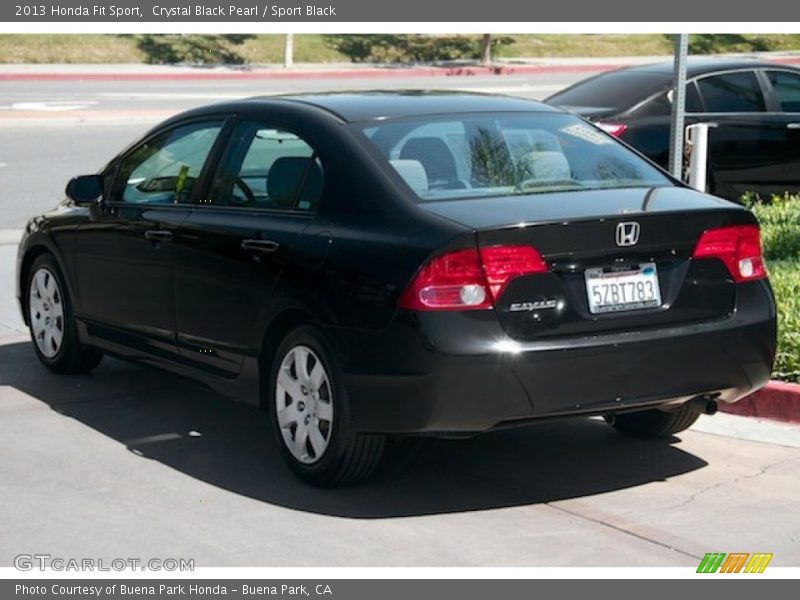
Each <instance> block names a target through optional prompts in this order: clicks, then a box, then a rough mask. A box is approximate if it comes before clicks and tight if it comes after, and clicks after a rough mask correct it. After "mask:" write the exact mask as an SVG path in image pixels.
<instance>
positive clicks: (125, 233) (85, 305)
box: [75, 121, 223, 356]
mask: <svg viewBox="0 0 800 600" xmlns="http://www.w3.org/2000/svg"><path fill="white" fill-rule="evenodd" d="M222 126H223V122H222V121H211V122H195V123H189V124H185V125H180V126H177V127H173V128H171V129H169V130H166V131H164V132H162V133H157V134H155V135H154V136H150V137H149V138H147V139H146V140H145V141H144V142H143V143H141V144H140V145H138V146H136V147H134V148H133V149H132V150H131V151H129V152H128V153H127V154H126V155H124V156H123V157H122V158H121V160H120V161H119V163H118V164H117V165H116V166H115V169H116V176H115V177H114V184H113V185H112V188H111V190H110V192H109V193H108V197H107V198H104V202H103V206H102V208H101V210H100V211H99V214H97V215H96V216H95V217H94V218H93V219H92V220H91V221H90V222H88V223H86V224H85V225H83V226H81V228H80V230H79V231H78V235H77V236H76V248H75V250H76V261H75V264H76V269H77V271H76V273H77V280H78V286H79V293H80V296H81V306H82V315H81V316H80V318H81V319H82V320H83V321H84V322H85V323H86V326H87V331H88V333H89V334H90V335H92V336H94V337H98V338H104V339H106V340H107V341H109V342H112V343H114V344H117V345H120V344H121V345H123V346H128V347H133V348H139V349H142V350H145V351H146V352H147V353H149V354H154V355H156V356H157V355H159V354H165V353H166V354H173V353H174V352H175V351H176V347H175V316H174V315H175V310H174V275H173V265H172V259H173V256H172V244H173V242H174V240H175V237H176V235H177V232H178V228H179V227H180V225H181V223H183V222H184V221H185V220H186V219H187V217H188V216H189V214H190V212H191V205H190V204H189V203H187V202H185V201H186V200H187V199H188V198H191V197H192V196H193V192H194V190H195V182H196V181H198V179H199V178H200V176H201V173H202V172H203V170H204V165H205V163H206V161H207V159H208V156H209V154H210V152H211V149H212V147H213V146H214V144H215V142H216V140H217V138H218V136H219V134H220V132H221V130H222Z"/></svg>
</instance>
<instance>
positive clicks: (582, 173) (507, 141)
mask: <svg viewBox="0 0 800 600" xmlns="http://www.w3.org/2000/svg"><path fill="white" fill-rule="evenodd" d="M363 133H364V135H366V137H367V138H368V139H369V140H370V143H372V144H373V145H374V146H375V147H376V148H377V149H378V151H379V152H380V154H381V155H382V156H383V157H384V158H385V159H386V160H387V161H388V162H389V164H390V165H391V166H392V167H393V168H394V169H395V170H396V171H397V173H398V174H399V175H400V176H401V177H402V178H403V180H404V181H405V182H406V184H407V185H408V186H409V187H410V188H411V189H412V190H413V191H414V192H415V193H416V195H417V196H418V197H419V199H420V200H421V201H430V200H444V199H450V198H475V197H481V196H501V195H502V196H507V195H528V194H537V193H546V192H554V191H578V190H593V189H607V188H624V187H655V186H663V185H671V182H670V181H669V179H667V178H666V177H665V176H664V175H663V174H662V173H661V172H660V171H659V170H658V169H656V168H655V167H653V166H652V165H650V164H649V163H648V162H646V161H645V160H643V159H641V158H640V157H638V156H636V155H635V154H634V153H633V152H631V151H630V150H628V149H627V148H625V147H623V146H622V145H621V144H620V143H619V142H617V141H616V140H615V139H613V138H612V137H611V136H609V135H607V134H605V133H603V132H602V131H599V130H598V129H596V128H595V127H593V126H592V125H589V124H588V123H586V122H585V121H583V120H582V119H579V118H577V117H575V116H573V115H567V114H563V113H527V114H515V115H509V114H490V113H489V114H480V115H465V116H462V117H439V118H434V117H431V118H421V119H413V120H411V119H408V120H407V119H402V120H397V121H384V122H381V124H379V125H371V124H370V125H367V126H366V127H364V128H363Z"/></svg>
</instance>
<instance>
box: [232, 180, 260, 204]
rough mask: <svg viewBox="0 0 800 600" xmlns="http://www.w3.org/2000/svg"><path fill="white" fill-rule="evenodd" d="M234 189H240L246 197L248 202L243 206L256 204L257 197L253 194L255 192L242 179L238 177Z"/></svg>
mask: <svg viewBox="0 0 800 600" xmlns="http://www.w3.org/2000/svg"><path fill="white" fill-rule="evenodd" d="M233 187H235V188H238V189H239V191H241V192H242V194H243V195H244V197H245V199H246V202H244V203H243V204H255V203H256V196H255V194H253V190H251V189H250V186H249V185H247V184H246V183H245V182H244V180H243V179H242V178H241V177H238V176H237V177H236V178H235V179H234V180H233Z"/></svg>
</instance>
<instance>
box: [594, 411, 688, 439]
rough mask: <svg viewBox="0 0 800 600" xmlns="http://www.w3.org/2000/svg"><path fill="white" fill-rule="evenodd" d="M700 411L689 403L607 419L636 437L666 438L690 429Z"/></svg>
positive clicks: (618, 428) (626, 433)
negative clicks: (671, 409)
mask: <svg viewBox="0 0 800 600" xmlns="http://www.w3.org/2000/svg"><path fill="white" fill-rule="evenodd" d="M699 416H700V413H699V412H697V411H696V410H694V409H693V408H692V407H690V406H689V404H688V403H687V404H684V405H683V406H681V407H680V408H679V409H677V410H673V411H669V412H668V411H664V410H657V409H656V410H643V411H639V412H634V413H626V414H622V415H613V416H611V417H607V418H606V421H608V423H609V424H610V425H611V426H612V427H613V428H614V429H616V430H617V431H619V432H621V433H624V434H625V435H629V436H631V437H636V438H644V439H652V438H664V437H669V436H671V435H674V434H676V433H680V432H681V431H685V430H686V429H689V427H691V426H692V425H693V424H694V422H695V421H697V419H698V417H699Z"/></svg>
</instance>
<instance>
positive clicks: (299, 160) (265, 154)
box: [209, 121, 322, 212]
mask: <svg viewBox="0 0 800 600" xmlns="http://www.w3.org/2000/svg"><path fill="white" fill-rule="evenodd" d="M321 192H322V165H321V163H320V160H319V158H318V157H317V154H316V152H315V151H314V149H313V148H312V147H311V146H310V145H309V144H308V143H307V142H305V141H304V140H303V139H301V138H300V137H298V136H297V135H295V134H294V133H290V132H288V131H284V130H281V129H278V128H274V127H269V126H267V125H265V124H263V123H258V122H248V121H245V122H242V123H240V124H239V126H238V127H237V129H236V132H235V133H234V135H233V137H232V138H231V142H230V145H229V149H228V152H227V158H226V159H225V160H224V161H223V164H222V165H221V167H220V170H219V172H218V173H217V175H216V176H215V178H214V182H213V183H212V186H211V193H210V194H209V199H210V202H211V203H212V204H214V205H218V206H238V207H245V208H264V209H271V210H297V211H303V212H313V211H314V210H316V209H317V206H318V205H319V201H320V196H321Z"/></svg>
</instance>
